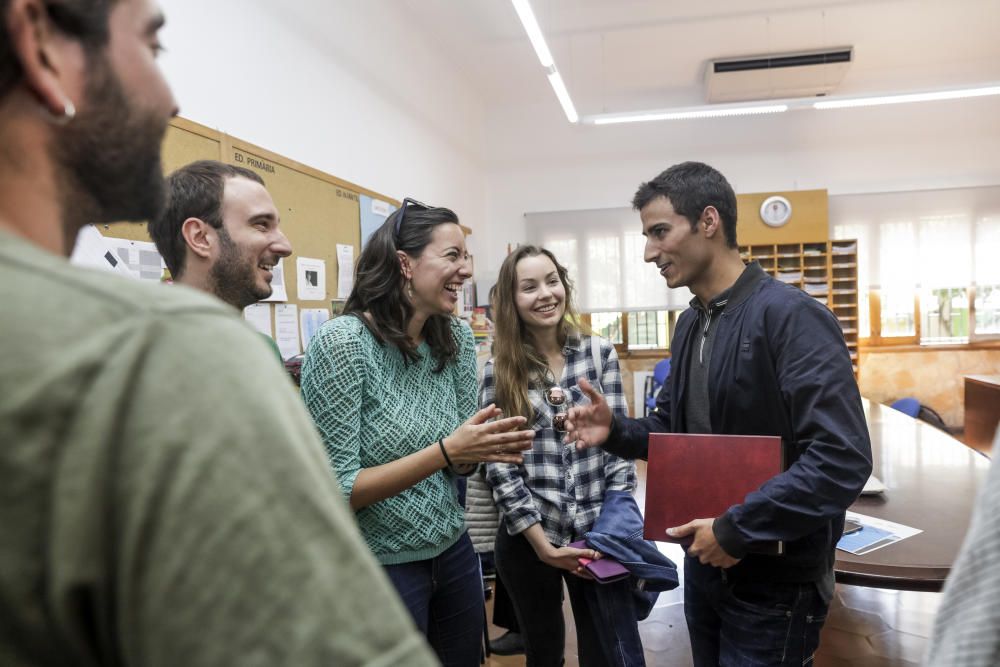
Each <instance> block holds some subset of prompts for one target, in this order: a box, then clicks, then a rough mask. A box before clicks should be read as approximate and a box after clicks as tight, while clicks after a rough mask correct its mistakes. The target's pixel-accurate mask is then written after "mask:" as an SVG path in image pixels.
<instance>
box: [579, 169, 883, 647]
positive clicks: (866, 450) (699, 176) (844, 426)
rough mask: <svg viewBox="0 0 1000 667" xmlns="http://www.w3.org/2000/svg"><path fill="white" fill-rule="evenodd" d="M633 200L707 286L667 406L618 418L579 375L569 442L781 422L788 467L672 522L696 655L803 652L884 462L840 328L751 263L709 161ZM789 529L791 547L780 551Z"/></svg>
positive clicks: (694, 308)
mask: <svg viewBox="0 0 1000 667" xmlns="http://www.w3.org/2000/svg"><path fill="white" fill-rule="evenodd" d="M632 203H633V206H634V207H635V208H636V210H638V211H639V215H640V218H641V219H642V229H643V235H644V236H645V237H646V249H645V260H646V261H647V262H651V263H655V264H656V266H657V268H658V269H659V270H660V275H662V276H663V277H664V278H665V279H666V281H667V285H668V286H669V287H671V288H674V287H682V286H683V287H687V288H689V289H690V290H691V292H693V293H694V295H695V298H694V299H692V301H691V308H690V309H688V310H686V311H684V312H683V313H682V314H681V315H680V317H679V318H678V320H677V327H676V331H675V334H674V338H673V343H672V364H671V365H672V372H671V375H670V377H669V379H668V381H667V382H666V383H665V384H664V386H663V388H662V389H661V391H660V394H659V396H658V397H657V406H656V410H655V411H654V412H653V413H652V414H650V415H649V416H647V417H644V418H642V419H627V418H624V419H623V418H615V417H613V416H612V414H611V412H610V410H608V408H607V404H606V403H605V401H604V399H603V398H602V397H601V396H600V394H598V393H597V392H596V391H594V390H593V388H592V387H590V386H584V384H585V383H583V382H581V388H582V389H583V390H584V391H585V392H586V393H587V394H588V395H589V397H590V400H591V404H590V405H588V406H581V407H576V408H574V409H572V410H571V411H570V413H569V424H568V427H569V433H568V434H567V441H572V440H576V441H577V443H578V444H577V446H578V447H592V446H596V445H601V446H603V447H604V448H605V449H607V450H608V451H610V452H612V453H614V454H617V455H619V456H623V457H628V458H646V455H647V447H648V444H647V442H648V436H649V434H650V433H670V432H673V433H716V434H740V435H780V436H781V438H782V441H783V442H784V444H785V447H786V451H787V453H788V460H789V463H790V466H789V468H788V469H787V470H786V471H785V472H783V473H781V474H780V475H777V476H775V477H774V478H772V479H771V480H769V481H768V482H766V483H765V484H764V485H763V486H761V487H760V489H759V490H757V491H755V492H753V493H751V494H749V495H748V496H747V497H746V498H745V500H744V502H743V503H742V504H740V505H735V506H733V507H731V508H729V510H728V511H727V512H726V513H725V514H723V515H722V516H719V517H704V518H699V519H696V520H694V521H691V522H689V523H687V524H685V525H683V526H678V527H676V528H671V529H670V530H669V531H668V532H669V533H670V535H671V536H672V537H675V538H682V537H683V538H687V539H688V540H692V541H691V545H690V547H688V549H687V558H686V560H685V567H684V574H685V577H684V586H685V598H684V599H685V616H686V617H687V623H688V632H689V634H690V636H691V648H692V653H693V655H694V661H695V664H696V665H699V666H701V665H706V666H707V665H719V664H723V665H729V664H741V665H742V664H752V665H785V664H788V665H792V664H794V665H802V664H803V663H804V662H805V661H807V660H808V659H809V658H810V656H812V654H813V653H814V652H815V650H816V647H817V645H818V643H819V633H820V630H821V629H822V625H823V621H824V619H825V618H826V612H827V609H828V607H829V603H830V599H831V597H832V595H833V584H834V580H833V563H834V549H835V548H836V544H837V540H838V539H839V538H840V535H841V533H842V531H843V527H844V511H845V510H846V508H847V507H848V506H850V504H851V503H852V502H854V500H855V499H856V498H857V496H858V494H859V493H860V491H861V489H862V487H863V486H864V484H865V481H866V480H867V479H868V476H869V474H870V473H871V442H870V439H869V436H868V427H867V424H866V421H865V415H864V411H863V409H862V406H861V397H860V394H859V393H858V386H857V382H856V381H855V378H854V374H853V370H852V367H851V360H850V356H849V354H848V351H847V347H846V345H845V343H844V337H843V334H842V332H841V329H840V326H839V324H838V322H837V319H836V318H835V317H834V315H833V314H832V313H831V312H830V311H829V310H828V309H827V308H825V307H824V306H822V305H820V304H819V303H818V302H817V301H816V300H815V299H813V298H812V297H810V296H809V295H807V294H806V293H805V292H803V291H801V290H799V289H798V288H795V287H792V286H789V285H785V284H784V283H781V282H779V281H777V280H775V279H773V278H771V277H770V276H768V275H767V274H766V273H765V272H764V271H763V270H762V269H761V268H760V266H759V265H758V264H757V263H751V264H749V265H744V264H743V261H742V260H741V259H740V255H739V249H738V247H737V241H736V195H735V194H734V192H733V189H732V187H731V186H730V185H729V183H728V182H727V181H726V179H725V177H723V176H722V174H720V173H719V172H718V171H716V170H715V169H713V168H712V167H709V166H708V165H705V164H701V163H697V162H685V163H682V164H678V165H675V166H673V167H671V168H670V169H667V170H666V171H665V172H663V173H662V174H660V175H659V176H657V177H656V178H655V179H653V180H652V181H650V182H649V183H644V184H643V185H642V186H640V188H639V190H638V192H637V193H636V195H635V198H634V200H633V202H632ZM649 483H650V484H669V480H649ZM777 541H780V542H782V543H783V545H784V550H783V553H782V554H781V555H773V551H774V550H773V548H770V549H769V547H773V545H774V543H775V542H777Z"/></svg>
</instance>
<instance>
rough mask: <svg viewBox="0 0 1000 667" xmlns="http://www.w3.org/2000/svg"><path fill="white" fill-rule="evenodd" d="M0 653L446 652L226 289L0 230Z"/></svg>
mask: <svg viewBox="0 0 1000 667" xmlns="http://www.w3.org/2000/svg"><path fill="white" fill-rule="evenodd" d="M0 308H2V309H3V316H2V318H0V329H2V340H3V356H2V357H0V664H2V665H23V666H28V667H37V666H49V665H51V666H56V665H59V666H62V665H88V666H89V665H143V666H149V667H155V666H158V665H164V666H166V665H169V666H171V667H176V666H178V665H184V666H185V667H194V666H200V665H206V666H207V665H211V666H213V667H215V666H219V665H240V666H241V667H245V666H248V665H296V666H303V665H387V666H388V665H403V664H406V665H431V664H435V659H434V658H433V657H432V655H431V653H430V650H429V648H428V647H427V646H426V644H425V642H424V639H423V637H422V636H421V635H420V634H418V632H417V630H416V628H415V627H414V625H413V624H412V622H411V620H410V617H409V615H408V614H407V613H406V611H405V610H404V608H403V606H402V605H401V603H400V602H399V601H398V598H397V597H396V595H395V592H394V590H393V589H392V588H391V585H390V583H389V581H388V579H387V578H386V576H385V574H384V572H383V570H382V568H381V567H380V566H379V565H378V564H377V563H376V562H375V560H374V558H373V557H372V556H371V554H370V552H369V551H368V550H367V549H366V547H365V545H364V542H363V541H362V539H361V537H360V535H359V534H358V531H357V529H356V527H355V523H354V520H353V516H352V515H351V514H350V511H349V510H348V508H347V506H346V504H345V502H344V500H343V497H342V495H341V493H340V490H339V488H338V485H337V483H336V481H335V479H334V477H333V476H332V474H331V473H330V469H329V466H328V465H327V463H326V460H325V458H324V455H323V450H322V447H321V444H320V441H319V439H318V437H317V435H316V433H315V429H314V427H313V425H312V423H311V422H310V420H309V417H308V416H307V414H306V412H305V410H304V408H303V406H302V405H301V401H300V400H299V398H298V396H297V395H296V393H295V391H294V389H293V387H292V386H291V383H290V381H289V379H288V377H287V376H286V375H285V373H284V372H283V370H282V369H281V367H280V366H278V365H276V364H275V363H274V359H273V357H272V356H271V355H272V353H271V352H270V351H269V350H268V349H267V347H266V346H265V345H264V343H263V341H261V340H260V337H259V336H258V335H256V334H255V333H254V332H253V331H252V330H251V329H250V328H249V327H248V326H247V325H246V324H245V323H244V322H243V321H242V320H241V319H240V318H239V317H238V313H235V312H234V311H232V309H231V308H228V307H226V306H224V305H222V304H221V303H219V302H217V301H215V300H214V299H212V298H210V297H208V296H206V295H203V294H200V293H197V292H195V291H193V290H189V289H186V288H183V287H180V286H174V287H171V288H165V287H162V286H159V285H149V284H145V283H140V282H138V281H131V280H127V279H124V278H119V277H118V276H113V275H109V274H105V273H100V272H97V271H91V270H87V269H80V268H76V267H71V266H70V265H69V264H68V263H67V262H66V261H65V260H64V259H63V258H59V257H55V256H53V255H51V254H48V253H46V252H44V251H42V250H40V249H38V248H36V247H34V246H32V245H30V244H28V243H27V242H25V241H24V240H22V239H18V238H16V237H14V236H11V235H9V234H6V233H4V232H0Z"/></svg>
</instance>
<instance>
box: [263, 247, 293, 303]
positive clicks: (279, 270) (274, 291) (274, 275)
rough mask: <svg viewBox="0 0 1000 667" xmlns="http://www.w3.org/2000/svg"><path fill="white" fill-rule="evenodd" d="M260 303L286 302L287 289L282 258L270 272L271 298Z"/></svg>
mask: <svg viewBox="0 0 1000 667" xmlns="http://www.w3.org/2000/svg"><path fill="white" fill-rule="evenodd" d="M261 300H262V301H288V288H286V287H285V259H284V258H283V257H282V258H281V259H279V260H278V263H277V264H275V265H274V268H273V269H272V270H271V296H269V297H267V298H266V299H261Z"/></svg>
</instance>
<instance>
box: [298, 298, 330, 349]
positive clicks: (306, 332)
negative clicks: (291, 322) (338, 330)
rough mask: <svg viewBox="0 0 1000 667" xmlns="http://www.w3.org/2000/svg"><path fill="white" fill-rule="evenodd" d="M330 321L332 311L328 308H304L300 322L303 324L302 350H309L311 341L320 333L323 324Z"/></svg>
mask: <svg viewBox="0 0 1000 667" xmlns="http://www.w3.org/2000/svg"><path fill="white" fill-rule="evenodd" d="M328 319H330V311H329V310H327V309H326V308H303V309H302V310H300V311H299V321H300V322H301V324H302V329H301V331H302V349H303V350H306V349H309V341H311V340H312V337H313V336H315V335H316V332H317V331H319V328H320V326H321V325H322V324H323V322H326V321H327V320H328Z"/></svg>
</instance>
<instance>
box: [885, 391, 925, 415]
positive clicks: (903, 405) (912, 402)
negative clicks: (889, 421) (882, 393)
mask: <svg viewBox="0 0 1000 667" xmlns="http://www.w3.org/2000/svg"><path fill="white" fill-rule="evenodd" d="M889 407H890V408H892V409H893V410H899V411H900V412H902V413H903V414H904V415H906V416H907V417H913V418H914V419H916V418H917V415H919V414H920V401H918V400H917V399H915V398H913V397H912V396H907V397H906V398H901V399H899V400H897V401H893V403H892V405H890V406H889Z"/></svg>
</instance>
